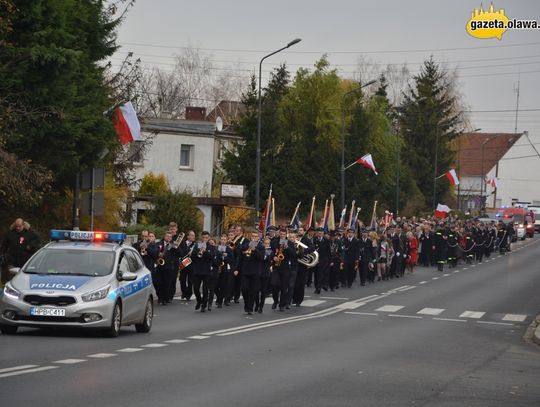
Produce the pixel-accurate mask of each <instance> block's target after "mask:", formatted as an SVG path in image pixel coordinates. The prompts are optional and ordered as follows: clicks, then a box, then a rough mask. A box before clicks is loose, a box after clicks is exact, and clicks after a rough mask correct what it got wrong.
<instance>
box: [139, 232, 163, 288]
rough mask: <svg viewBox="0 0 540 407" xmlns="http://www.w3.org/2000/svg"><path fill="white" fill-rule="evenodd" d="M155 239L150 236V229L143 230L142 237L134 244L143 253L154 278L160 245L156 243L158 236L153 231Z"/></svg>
mask: <svg viewBox="0 0 540 407" xmlns="http://www.w3.org/2000/svg"><path fill="white" fill-rule="evenodd" d="M152 237H153V239H151V238H150V232H149V231H148V230H143V231H141V235H140V239H139V241H137V242H136V243H134V244H133V247H134V248H135V249H136V250H137V251H138V252H139V254H140V255H141V257H142V259H143V262H144V265H145V266H146V268H147V269H148V270H150V272H151V273H152V279H153V278H154V277H155V272H156V261H157V258H158V254H159V247H158V246H157V244H156V237H155V235H154V234H153V233H152Z"/></svg>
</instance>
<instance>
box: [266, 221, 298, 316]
mask: <svg viewBox="0 0 540 407" xmlns="http://www.w3.org/2000/svg"><path fill="white" fill-rule="evenodd" d="M276 243H277V244H276ZM272 249H273V251H274V259H273V260H274V264H273V271H272V278H271V281H270V283H271V285H272V297H273V298H274V304H273V305H272V309H276V308H277V307H278V305H279V310H280V311H285V307H286V306H287V305H288V304H289V299H288V298H287V293H288V291H289V271H290V260H291V258H292V257H293V256H295V255H296V250H295V247H294V244H293V243H292V242H291V241H290V240H288V239H287V231H286V230H285V229H280V230H279V241H277V242H275V243H274V246H273V247H272Z"/></svg>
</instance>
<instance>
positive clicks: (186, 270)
mask: <svg viewBox="0 0 540 407" xmlns="http://www.w3.org/2000/svg"><path fill="white" fill-rule="evenodd" d="M194 247H195V232H194V231H193V230H190V231H188V232H187V235H186V239H185V240H184V241H183V242H182V243H181V244H180V256H181V257H182V262H181V263H180V266H179V267H180V277H179V278H180V291H181V292H182V299H184V300H186V301H189V300H191V296H192V295H193V267H192V266H191V253H192V250H193V248H194ZM188 259H189V260H188ZM187 263H189V264H187ZM186 264H187V265H186Z"/></svg>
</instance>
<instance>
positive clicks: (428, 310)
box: [417, 308, 444, 315]
mask: <svg viewBox="0 0 540 407" xmlns="http://www.w3.org/2000/svg"><path fill="white" fill-rule="evenodd" d="M443 312H444V308H423V309H421V310H420V311H418V312H417V314H422V315H439V314H442V313H443Z"/></svg>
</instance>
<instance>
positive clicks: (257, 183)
mask: <svg viewBox="0 0 540 407" xmlns="http://www.w3.org/2000/svg"><path fill="white" fill-rule="evenodd" d="M300 41H302V39H300V38H296V39H294V40H292V41H291V42H289V43H288V44H287V45H285V46H284V47H282V48H280V49H278V50H276V51H274V52H271V53H270V54H268V55H265V56H264V57H262V58H261V61H260V62H259V100H258V106H257V150H256V175H255V210H256V213H257V219H259V195H260V190H261V74H262V63H263V61H264V60H265V59H266V58H268V57H271V56H272V55H275V54H277V53H278V52H281V51H283V50H284V49H287V48H289V47H292V46H293V45H295V44H298V43H299V42H300Z"/></svg>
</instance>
